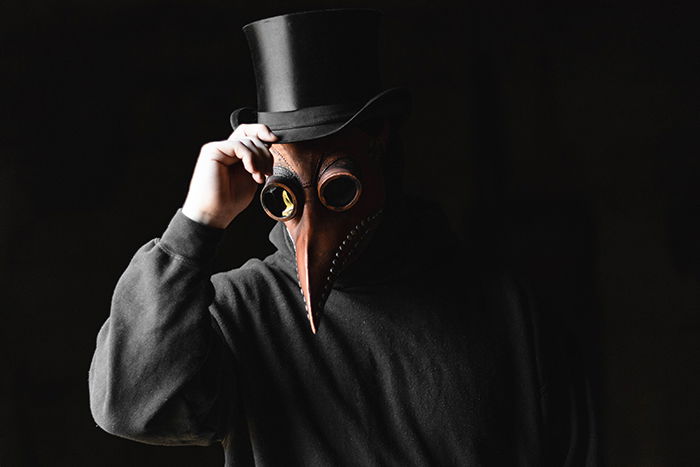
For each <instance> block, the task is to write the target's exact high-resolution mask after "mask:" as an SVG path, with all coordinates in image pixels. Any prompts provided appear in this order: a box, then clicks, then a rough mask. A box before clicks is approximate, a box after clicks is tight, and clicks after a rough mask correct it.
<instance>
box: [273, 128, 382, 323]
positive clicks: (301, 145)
mask: <svg viewBox="0 0 700 467" xmlns="http://www.w3.org/2000/svg"><path fill="white" fill-rule="evenodd" d="M384 141H385V138H384V135H383V134H382V135H379V136H378V137H372V136H370V135H369V134H367V133H365V132H364V131H362V130H360V129H358V128H354V127H351V128H347V129H345V130H343V131H341V132H339V133H336V134H334V135H331V136H328V137H325V138H321V139H316V140H311V141H303V142H297V143H289V144H273V145H272V146H271V147H270V152H271V153H272V155H273V157H274V167H273V174H272V175H271V176H270V177H268V178H267V181H266V182H265V186H264V187H263V190H262V192H261V194H260V200H261V202H262V205H263V208H264V209H265V212H267V214H268V215H269V216H270V217H272V218H273V219H276V220H279V221H282V222H284V223H285V226H286V227H287V231H288V232H289V236H290V238H291V239H292V242H293V244H294V248H295V254H296V262H297V277H298V280H299V287H300V288H301V293H302V295H303V298H304V303H305V306H306V313H307V317H308V319H309V322H310V324H311V331H312V332H313V333H316V329H317V326H318V320H319V318H320V314H321V312H322V309H323V306H324V304H325V302H326V299H327V298H328V294H329V293H330V290H331V287H332V284H333V282H334V280H335V278H336V277H337V276H338V274H339V273H340V272H341V271H342V270H343V268H344V267H345V266H347V265H348V264H349V263H351V262H352V261H353V260H354V258H355V257H357V255H358V253H359V251H360V250H361V249H362V246H363V244H364V242H363V240H366V239H367V237H368V233H369V232H370V231H371V230H372V229H374V227H375V226H376V225H377V223H378V220H379V216H380V214H381V211H382V208H383V206H384V200H385V192H384V181H383V178H382V174H381V169H380V167H381V165H380V164H381V161H380V159H381V154H383V148H384Z"/></svg>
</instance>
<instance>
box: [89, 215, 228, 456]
mask: <svg viewBox="0 0 700 467" xmlns="http://www.w3.org/2000/svg"><path fill="white" fill-rule="evenodd" d="M222 234H223V230H222V229H216V228H212V227H208V226H205V225H203V224H199V223H197V222H195V221H192V220H190V219H189V218H187V217H186V216H185V215H184V214H182V212H181V211H180V210H178V212H177V213H176V215H175V216H174V217H173V219H172V220H171V222H170V224H169V226H168V227H167V229H166V231H165V233H164V234H163V236H162V238H161V239H154V240H152V241H150V242H148V243H147V244H146V245H144V246H143V247H141V248H140V249H139V250H138V251H137V252H136V254H135V255H134V257H133V259H132V260H131V262H130V263H129V266H128V267H127V269H126V271H125V272H124V274H123V275H122V276H121V278H120V279H119V281H118V283H117V286H116V289H115V291H114V295H113V298H112V305H111V312H110V316H109V318H108V319H107V321H106V322H105V323H104V325H103V326H102V328H101V330H100V332H99V334H98V336H97V346H96V349H95V353H94V356H93V359H92V364H91V366H90V372H89V390H90V408H91V411H92V415H93V417H94V419H95V421H96V422H97V424H98V425H99V426H100V427H102V428H103V429H104V430H105V431H107V432H109V433H112V434H115V435H118V436H121V437H125V438H129V439H133V440H137V441H141V442H146V443H152V444H169V445H185V444H193V445H208V444H211V443H214V442H216V441H221V439H222V438H223V436H224V434H225V433H224V432H225V428H224V427H225V424H226V416H227V414H228V413H230V407H229V405H230V400H231V398H232V391H233V390H234V389H235V388H234V387H233V383H232V378H231V373H232V371H231V368H230V366H231V365H232V363H231V362H232V358H231V357H230V353H229V350H228V348H227V346H226V345H225V343H224V339H223V338H222V334H221V330H220V328H219V326H218V324H217V320H216V319H215V317H214V316H213V315H212V313H211V312H210V305H211V304H212V301H213V297H214V288H213V285H212V283H211V281H210V276H211V274H210V264H211V260H212V258H213V256H214V252H215V249H216V246H217V244H218V243H219V241H220V239H221V237H222Z"/></svg>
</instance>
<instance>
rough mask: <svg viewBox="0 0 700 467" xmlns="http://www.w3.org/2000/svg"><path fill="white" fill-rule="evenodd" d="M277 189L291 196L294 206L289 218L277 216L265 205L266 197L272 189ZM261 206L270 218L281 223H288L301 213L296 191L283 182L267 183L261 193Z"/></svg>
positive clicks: (271, 181) (269, 181)
mask: <svg viewBox="0 0 700 467" xmlns="http://www.w3.org/2000/svg"><path fill="white" fill-rule="evenodd" d="M275 187H276V188H281V189H282V190H284V191H286V192H287V194H288V195H289V197H290V198H291V201H292V206H293V207H292V212H291V213H290V214H289V215H287V216H277V215H275V214H274V213H273V212H272V211H270V210H269V209H268V207H267V205H266V204H265V195H266V194H267V192H268V191H270V189H271V188H275ZM260 204H261V205H262V207H263V210H265V213H266V214H267V215H268V216H270V217H271V218H273V219H274V220H276V221H280V222H287V221H289V220H292V219H294V217H296V215H297V212H298V211H299V200H298V199H297V195H296V193H295V192H294V190H292V188H291V187H290V186H289V185H287V184H285V183H283V182H281V181H278V180H268V181H267V183H265V186H264V187H263V189H262V190H261V191H260Z"/></svg>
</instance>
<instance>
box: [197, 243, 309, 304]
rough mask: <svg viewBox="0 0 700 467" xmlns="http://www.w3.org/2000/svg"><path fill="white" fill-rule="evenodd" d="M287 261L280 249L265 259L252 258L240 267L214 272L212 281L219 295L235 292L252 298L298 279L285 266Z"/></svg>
mask: <svg viewBox="0 0 700 467" xmlns="http://www.w3.org/2000/svg"><path fill="white" fill-rule="evenodd" d="M287 261H288V260H287V259H286V258H284V257H283V255H281V254H280V252H279V251H278V252H275V253H273V254H271V255H270V256H268V257H266V258H264V259H259V258H251V259H249V260H248V261H246V262H245V263H244V264H243V265H242V266H240V267H238V268H235V269H231V270H229V271H224V272H219V273H217V274H214V275H213V276H212V278H211V281H212V284H213V285H214V288H215V290H216V291H217V295H221V294H230V293H234V294H239V295H242V296H244V297H247V298H252V297H255V296H259V295H260V294H262V293H266V291H269V290H270V289H272V288H277V287H279V286H280V285H282V284H285V283H287V282H289V281H292V280H294V281H295V280H296V279H295V278H294V277H293V276H291V271H290V270H289V267H285V266H289V265H287V264H285V262H287ZM292 267H293V265H292Z"/></svg>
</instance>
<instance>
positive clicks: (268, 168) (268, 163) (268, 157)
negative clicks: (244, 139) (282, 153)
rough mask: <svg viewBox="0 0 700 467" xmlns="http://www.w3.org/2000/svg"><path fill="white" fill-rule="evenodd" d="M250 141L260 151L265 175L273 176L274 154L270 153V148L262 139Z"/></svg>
mask: <svg viewBox="0 0 700 467" xmlns="http://www.w3.org/2000/svg"><path fill="white" fill-rule="evenodd" d="M250 141H251V142H252V143H253V144H254V145H255V146H256V147H257V148H258V149H259V152H258V153H259V155H260V158H261V160H262V164H263V165H262V167H261V168H262V169H263V170H264V172H265V173H267V174H271V173H272V166H273V164H274V158H273V157H272V153H271V152H270V148H269V147H267V146H266V145H265V143H263V142H262V141H260V139H258V138H250Z"/></svg>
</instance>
